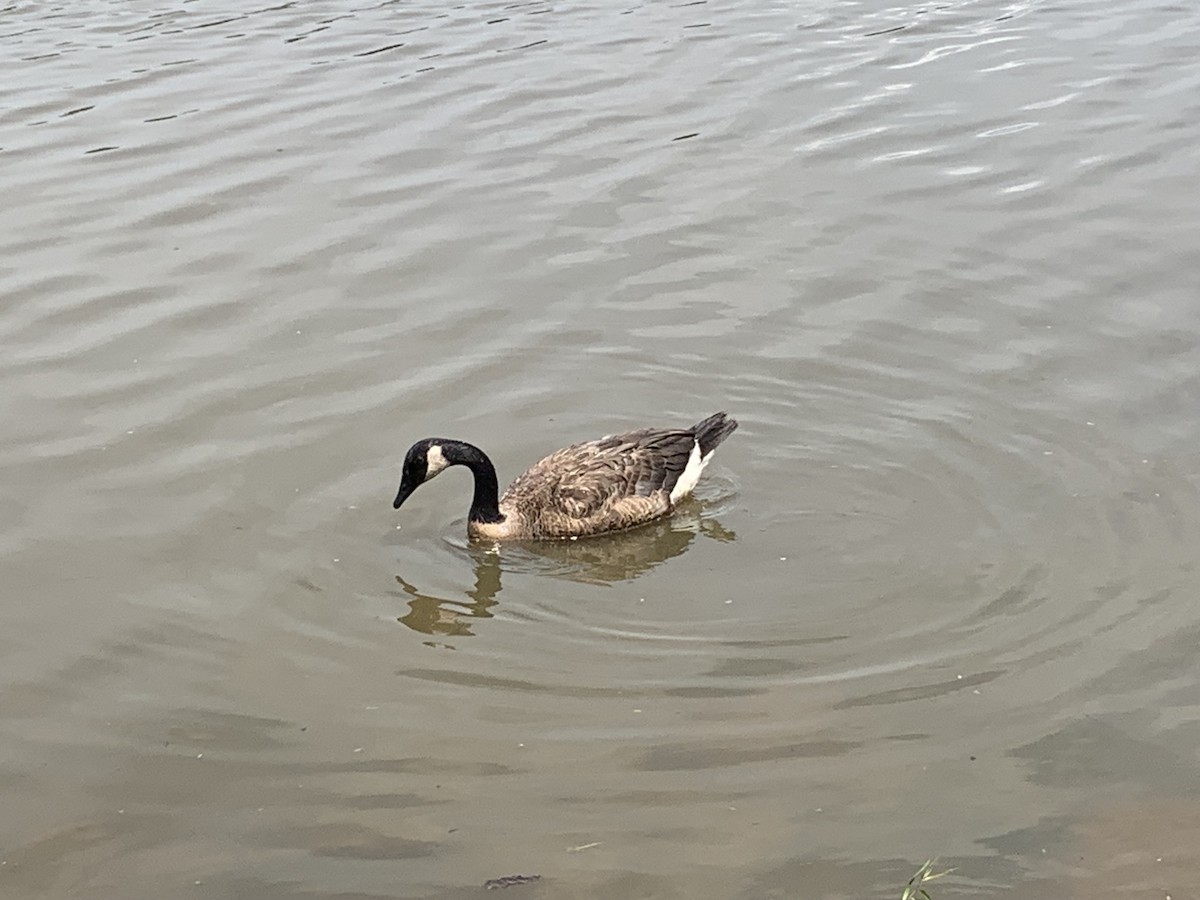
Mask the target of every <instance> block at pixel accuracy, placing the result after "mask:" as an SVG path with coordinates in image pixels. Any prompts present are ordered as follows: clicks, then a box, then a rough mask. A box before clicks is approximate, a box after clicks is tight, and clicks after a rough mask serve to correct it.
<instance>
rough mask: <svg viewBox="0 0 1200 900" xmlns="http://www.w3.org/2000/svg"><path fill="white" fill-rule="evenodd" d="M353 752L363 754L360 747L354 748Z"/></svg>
mask: <svg viewBox="0 0 1200 900" xmlns="http://www.w3.org/2000/svg"><path fill="white" fill-rule="evenodd" d="M354 752H355V753H362V752H363V748H362V747H355V748H354Z"/></svg>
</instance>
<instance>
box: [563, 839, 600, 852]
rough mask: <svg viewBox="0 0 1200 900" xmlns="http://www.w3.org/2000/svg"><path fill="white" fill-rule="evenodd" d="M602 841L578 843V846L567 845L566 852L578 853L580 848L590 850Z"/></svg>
mask: <svg viewBox="0 0 1200 900" xmlns="http://www.w3.org/2000/svg"><path fill="white" fill-rule="evenodd" d="M602 843H604V842H603V841H592V842H591V843H590V844H580V845H579V846H578V847H568V848H567V852H568V853H578V852H579V851H580V850H591V849H592V848H593V847H599V846H600V845H601V844H602Z"/></svg>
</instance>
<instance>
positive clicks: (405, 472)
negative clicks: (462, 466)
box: [392, 438, 452, 509]
mask: <svg viewBox="0 0 1200 900" xmlns="http://www.w3.org/2000/svg"><path fill="white" fill-rule="evenodd" d="M446 443H447V442H446V441H444V440H442V439H441V438H425V439H423V440H420V441H417V442H416V443H415V444H413V445H412V446H411V447H409V448H408V453H406V454H404V466H403V468H402V469H401V470H400V490H399V492H397V494H396V499H395V501H394V502H393V503H392V508H393V509H399V508H400V507H401V505H402V504H403V503H404V501H405V500H407V499H408V498H409V496H411V494H412V492H413V491H415V490H416V489H417V488H419V487H420V486H421V485H423V484H424V483H425V482H427V481H429V480H430V479H431V478H435V477H437V475H438V474H440V473H441V472H442V470H443V469H445V468H446V467H447V466H449V465H451V464H452V461H451V460H450V459H448V458H447V456H446V453H445V451H444V449H443V447H444V445H445V444H446Z"/></svg>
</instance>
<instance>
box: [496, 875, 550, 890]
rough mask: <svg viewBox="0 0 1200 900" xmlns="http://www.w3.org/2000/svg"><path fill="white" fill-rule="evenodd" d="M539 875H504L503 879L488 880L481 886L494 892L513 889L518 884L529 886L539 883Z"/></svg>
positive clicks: (540, 877) (540, 878)
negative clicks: (499, 889) (498, 889)
mask: <svg viewBox="0 0 1200 900" xmlns="http://www.w3.org/2000/svg"><path fill="white" fill-rule="evenodd" d="M541 880H542V876H541V875H505V876H504V877H503V878H489V879H488V880H487V881H485V882H484V883H483V886H484V887H485V888H487V889H488V890H489V891H494V890H495V889H496V888H506V887H513V886H514V885H518V884H530V883H532V882H534V881H541Z"/></svg>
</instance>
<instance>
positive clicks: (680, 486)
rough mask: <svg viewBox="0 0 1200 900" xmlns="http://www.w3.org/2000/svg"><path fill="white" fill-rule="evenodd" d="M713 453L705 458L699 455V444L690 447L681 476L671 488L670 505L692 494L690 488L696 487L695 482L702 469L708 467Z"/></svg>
mask: <svg viewBox="0 0 1200 900" xmlns="http://www.w3.org/2000/svg"><path fill="white" fill-rule="evenodd" d="M712 455H713V451H712V450H709V451H708V455H707V456H703V457H702V456H701V455H700V442H699V441H696V443H695V444H693V445H692V452H691V455H690V456H688V461H687V465H686V466H684V469H683V474H682V475H680V476H679V480H678V481H677V482H675V487H673V488H671V503H672V504H675V503H678V502H679V501H680V500H682V499H683V498H684V497H686V496H687V495H688V494H690V493H691V492H692V488H694V487H695V486H696V482H697V481H699V480H700V473H701V472H703V471H704V467H705V466H707V465H708V461H709V460H710V459H712Z"/></svg>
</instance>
